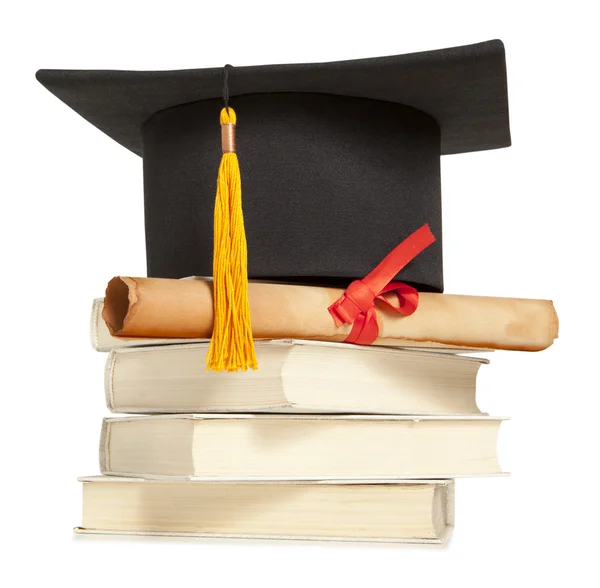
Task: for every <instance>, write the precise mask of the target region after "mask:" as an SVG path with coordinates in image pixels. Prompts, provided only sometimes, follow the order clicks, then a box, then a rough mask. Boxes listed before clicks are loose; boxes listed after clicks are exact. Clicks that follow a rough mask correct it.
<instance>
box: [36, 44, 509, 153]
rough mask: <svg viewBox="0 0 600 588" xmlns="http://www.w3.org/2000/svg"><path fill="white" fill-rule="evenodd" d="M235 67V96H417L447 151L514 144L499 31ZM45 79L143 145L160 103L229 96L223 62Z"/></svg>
mask: <svg viewBox="0 0 600 588" xmlns="http://www.w3.org/2000/svg"><path fill="white" fill-rule="evenodd" d="M229 75H230V96H231V97H232V98H234V97H235V96H238V95H241V94H266V93H271V92H310V93H319V94H333V95H337V96H349V97H355V98H370V99H371V100H383V101H386V102H395V103H397V104H404V105H406V106H412V107H413V108H416V109H418V110H422V111H423V112H426V113H427V114H429V115H430V116H432V117H433V118H434V119H435V120H436V121H437V122H438V124H439V125H440V128H441V130H442V143H441V152H442V154H443V155H445V154H451V153H463V152H468V151H480V150H484V149H496V148H499V147H507V146H509V145H510V131H509V125H508V99H507V89H506V64H505V57H504V45H503V43H502V41H499V40H494V41H487V42H485V43H477V44H474V45H466V46H462V47H452V48H449V49H438V50H434V51H422V52H419V53H409V54H405V55H395V56H391V57H376V58H370V59H357V60H352V61H337V62H329V63H305V64H291V65H258V66H249V67H235V68H233V69H231V71H230V74H229ZM37 79H38V80H39V81H40V82H41V83H42V84H43V85H44V86H45V87H46V88H47V89H48V90H50V92H52V93H53V94H55V95H56V96H57V97H58V98H60V99H61V100H62V101H63V102H65V103H66V104H68V105H69V106H70V107H71V108H73V110H75V111H76V112H78V113H79V114H80V115H81V116H83V118H85V119H86V120H88V121H89V122H90V123H92V124H93V125H95V126H96V127H98V128H99V129H100V130H102V131H104V132H105V133H106V134H107V135H109V136H110V137H112V138H113V139H114V140H115V141H117V142H118V143H121V145H124V146H125V147H127V148H128V149H131V151H133V152H135V153H137V154H138V155H142V152H143V144H142V135H141V129H142V126H143V124H144V123H145V122H146V121H147V120H148V119H149V118H150V117H151V116H152V115H153V114H155V113H156V112H159V111H160V110H165V109H167V108H172V107H174V106H179V105H181V104H186V103H188V102H197V101H199V100H207V99H210V98H220V97H221V93H222V87H223V68H222V67H216V68H211V69H189V70H179V71H111V70H44V69H42V70H40V71H38V72H37ZM232 106H234V107H235V103H234V102H233V101H232Z"/></svg>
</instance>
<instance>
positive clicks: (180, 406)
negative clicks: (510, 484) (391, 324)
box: [105, 340, 488, 414]
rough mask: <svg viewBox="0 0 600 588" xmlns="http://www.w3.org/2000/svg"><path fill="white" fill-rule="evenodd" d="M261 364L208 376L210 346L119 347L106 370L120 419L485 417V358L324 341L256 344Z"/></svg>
mask: <svg viewBox="0 0 600 588" xmlns="http://www.w3.org/2000/svg"><path fill="white" fill-rule="evenodd" d="M255 345H256V355H257V358H258V360H259V361H260V364H261V368H260V369H259V370H256V371H247V372H223V373H215V372H207V371H206V353H207V350H208V343H207V342H205V343H195V344H188V345H164V346H154V347H140V348H121V349H114V350H113V351H111V353H110V354H109V356H108V359H107V363H106V370H105V391H106V402H107V406H108V408H109V409H110V410H111V411H112V412H115V413H133V414H136V413H147V414H151V413H193V412H293V413H311V412H317V413H335V412H344V413H389V414H479V413H480V411H479V409H478V407H477V404H476V399H475V387H476V376H477V372H478V370H479V367H480V366H481V365H482V364H485V363H488V361H487V360H486V359H479V358H474V357H469V356H460V355H454V354H449V353H432V352H423V351H416V350H405V349H395V348H389V347H365V346H357V345H347V344H343V343H321V342H318V341H296V340H287V341H286V340H276V341H256V344H255Z"/></svg>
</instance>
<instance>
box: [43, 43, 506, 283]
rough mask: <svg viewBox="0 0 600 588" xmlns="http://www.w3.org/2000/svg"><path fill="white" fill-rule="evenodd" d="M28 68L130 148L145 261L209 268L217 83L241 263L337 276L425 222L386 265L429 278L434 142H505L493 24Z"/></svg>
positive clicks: (304, 275) (485, 145) (417, 279)
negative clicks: (440, 42)
mask: <svg viewBox="0 0 600 588" xmlns="http://www.w3.org/2000/svg"><path fill="white" fill-rule="evenodd" d="M225 73H226V74H227V76H228V83H227V84H226V87H225V88H224V77H225V75H224V74H225ZM37 78H38V80H39V81H40V82H41V83H42V84H43V85H44V86H45V87H46V88H48V89H49V90H50V91H51V92H52V93H54V94H55V95H56V96H57V97H58V98H60V99H61V100H62V101H63V102H65V103H66V104H68V105H69V106H70V107H71V108H73V109H74V110H75V111H76V112H78V113H79V114H80V115H81V116H83V117H84V118H85V119H86V120H88V121H89V122H91V123H92V124H93V125H95V126H96V127H98V128H99V129H100V130H102V131H103V132H105V133H106V134H107V135H109V136H110V137H112V138H113V139H115V140H116V141H117V142H119V143H121V144H122V145H124V146H125V147H127V148H128V149H130V150H131V151H133V152H134V153H137V154H139V155H141V156H143V158H144V192H145V221H146V249H147V262H148V274H149V275H150V276H155V277H175V278H178V277H183V276H189V275H200V276H209V275H211V274H212V273H213V208H214V202H215V178H216V176H217V170H218V169H219V159H220V143H219V138H218V129H217V124H218V123H217V120H218V118H217V117H218V112H219V110H220V107H221V105H222V98H223V93H224V91H225V93H228V94H229V96H230V98H231V106H233V107H234V108H235V110H236V111H237V113H238V116H239V124H238V127H239V129H238V136H237V151H238V153H239V154H240V167H241V177H242V184H243V191H244V198H243V206H244V219H245V227H246V235H247V241H248V274H249V277H250V278H259V279H265V280H275V281H290V282H312V283H326V284H331V283H336V284H341V285H347V284H348V283H349V282H350V281H351V280H352V279H356V278H362V277H363V276H365V275H366V274H367V273H368V272H369V271H370V270H371V269H373V267H375V266H376V265H377V264H378V263H379V262H380V261H381V260H382V259H383V258H384V257H385V256H386V254H387V253H388V252H389V251H390V250H392V249H393V248H394V247H395V246H396V245H397V244H398V243H399V242H400V241H401V240H402V239H404V238H405V237H407V236H408V235H409V234H411V233H412V232H413V231H415V229H417V228H419V227H420V226H422V225H423V224H425V223H428V224H429V226H430V227H431V230H432V232H433V234H434V235H435V237H436V239H437V241H436V242H435V243H434V244H433V245H431V246H430V247H428V248H427V249H426V250H425V251H424V252H423V253H422V254H420V255H419V256H418V257H417V258H415V259H414V260H413V261H411V262H410V263H409V264H408V265H407V266H406V267H405V268H404V269H403V270H402V271H401V272H400V274H399V275H398V276H397V278H398V279H399V280H402V281H404V282H408V283H410V284H413V285H415V286H416V287H417V288H418V289H421V290H429V291H442V289H443V278H442V220H441V190H440V155H445V154H452V153H464V152H469V151H479V150H485V149H495V148H499V147H506V146H508V145H510V132H509V122H508V100H507V88H506V66H505V57H504V46H503V44H502V42H501V41H497V40H496V41H488V42H485V43H478V44H475V45H468V46H464V47H454V48H449V49H441V50H436V51H424V52H420V53H412V54H406V55H398V56H393V57H380V58H373V59H361V60H355V61H342V62H332V63H317V64H293V65H267V66H251V67H234V68H225V69H224V68H222V67H221V68H213V69H196V70H181V71H141V72H140V71H102V70H101V71H83V70H75V71H70V70H40V71H39V72H38V73H37Z"/></svg>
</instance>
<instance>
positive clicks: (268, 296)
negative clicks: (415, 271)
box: [103, 276, 558, 351]
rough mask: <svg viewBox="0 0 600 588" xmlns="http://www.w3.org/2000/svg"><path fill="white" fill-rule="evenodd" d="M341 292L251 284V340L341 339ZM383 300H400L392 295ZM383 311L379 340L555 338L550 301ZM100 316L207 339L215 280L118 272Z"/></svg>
mask: <svg viewBox="0 0 600 588" xmlns="http://www.w3.org/2000/svg"><path fill="white" fill-rule="evenodd" d="M342 295H344V290H342V289H339V288H326V287H318V286H299V285H288V284H273V283H264V282H262V283H261V282H250V283H249V285H248V297H249V300H250V308H251V316H252V332H253V335H254V338H255V339H287V338H293V339H311V340H320V341H334V342H343V341H345V340H346V338H347V337H348V335H349V334H350V332H351V329H352V325H350V324H343V325H339V326H337V324H336V321H335V320H334V318H333V316H332V315H331V314H330V312H329V310H328V309H329V307H330V306H331V305H332V304H334V303H335V301H336V300H338V299H339V298H340V297H341V296H342ZM384 298H386V300H387V301H388V302H389V303H390V304H391V305H392V306H394V305H395V306H398V304H399V302H398V298H397V297H395V296H394V295H393V294H386V295H384ZM385 308H386V307H385V305H381V304H377V303H375V302H374V306H373V310H374V312H375V316H376V320H377V323H378V327H379V330H378V337H377V339H376V340H375V341H374V343H375V344H376V345H390V346H404V347H415V346H416V347H421V346H424V347H445V348H461V347H468V348H492V349H514V350H520V351H537V350H541V349H545V348H546V347H549V346H550V345H552V343H553V341H554V339H555V338H556V337H557V336H558V318H557V315H556V311H555V310H554V305H553V304H552V302H551V301H550V300H533V299H524V298H498V297H491V296H457V295H452V294H435V293H429V292H421V293H419V304H418V307H417V309H416V310H415V312H414V313H413V314H411V315H410V316H401V315H400V314H398V313H395V312H390V311H389V310H387V311H386V310H385ZM103 318H104V320H105V322H106V324H107V326H108V329H109V331H110V333H111V334H112V335H116V336H121V337H140V338H143V337H151V338H167V337H168V338H175V339H181V338H192V339H197V338H202V337H205V338H208V337H210V336H211V334H212V328H213V295H212V283H211V282H210V281H206V280H202V279H185V280H172V279H166V278H129V277H124V276H120V277H119V276H118V277H115V278H113V279H112V280H111V281H110V282H109V284H108V286H107V288H106V298H105V301H104V309H103Z"/></svg>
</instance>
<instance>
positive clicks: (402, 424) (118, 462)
mask: <svg viewBox="0 0 600 588" xmlns="http://www.w3.org/2000/svg"><path fill="white" fill-rule="evenodd" d="M502 420H503V419H498V418H492V417H487V416H471V415H466V416H456V417H452V416H447V417H435V416H399V415H386V416H381V415H324V414H323V415H284V414H276V415H275V414H260V415H259V414H253V415H250V414H235V415H234V414H231V415H225V414H202V415H153V416H144V417H142V416H138V417H122V418H107V419H104V424H103V429H102V435H101V440H100V471H101V472H102V473H103V474H110V475H122V476H134V477H137V476H140V477H167V478H173V479H197V480H219V481H226V480H240V479H245V480H247V479H254V480H320V479H324V478H327V479H338V480H358V479H360V480H378V479H427V478H430V479H437V478H456V477H464V476H483V475H488V476H489V475H500V474H502V473H503V472H502V469H501V467H500V464H499V461H498V452H497V437H498V432H499V428H500V424H501V423H502Z"/></svg>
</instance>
